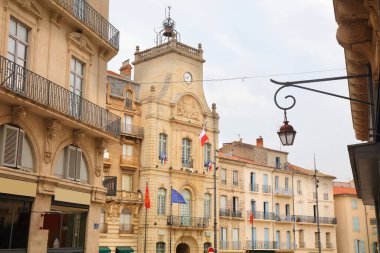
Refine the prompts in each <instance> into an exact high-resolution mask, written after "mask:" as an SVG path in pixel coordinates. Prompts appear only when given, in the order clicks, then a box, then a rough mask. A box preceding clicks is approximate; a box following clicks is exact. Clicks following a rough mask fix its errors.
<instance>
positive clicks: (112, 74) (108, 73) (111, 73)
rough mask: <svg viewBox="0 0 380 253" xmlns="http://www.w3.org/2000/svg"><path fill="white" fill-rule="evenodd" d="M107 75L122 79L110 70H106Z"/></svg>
mask: <svg viewBox="0 0 380 253" xmlns="http://www.w3.org/2000/svg"><path fill="white" fill-rule="evenodd" d="M107 75H111V76H116V77H120V78H122V76H121V75H120V74H118V73H116V72H114V71H112V70H107Z"/></svg>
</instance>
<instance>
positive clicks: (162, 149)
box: [158, 133, 168, 163]
mask: <svg viewBox="0 0 380 253" xmlns="http://www.w3.org/2000/svg"><path fill="white" fill-rule="evenodd" d="M167 140H168V136H167V135H166V134H164V133H160V135H159V143H158V159H160V161H161V162H162V163H165V162H166V161H167V160H168V153H167V150H166V144H167Z"/></svg>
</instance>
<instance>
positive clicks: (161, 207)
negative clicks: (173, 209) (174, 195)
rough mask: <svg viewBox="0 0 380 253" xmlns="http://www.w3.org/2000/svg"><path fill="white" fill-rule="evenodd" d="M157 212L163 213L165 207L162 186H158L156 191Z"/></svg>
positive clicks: (164, 191) (164, 193) (164, 195)
mask: <svg viewBox="0 0 380 253" xmlns="http://www.w3.org/2000/svg"><path fill="white" fill-rule="evenodd" d="M157 195H158V197H157V214H159V215H165V209H166V190H165V189H164V188H158V193H157Z"/></svg>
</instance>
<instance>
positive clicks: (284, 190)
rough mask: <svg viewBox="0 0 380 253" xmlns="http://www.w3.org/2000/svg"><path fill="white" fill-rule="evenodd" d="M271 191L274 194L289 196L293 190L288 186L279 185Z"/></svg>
mask: <svg viewBox="0 0 380 253" xmlns="http://www.w3.org/2000/svg"><path fill="white" fill-rule="evenodd" d="M273 193H274V194H275V195H281V196H288V197H291V196H292V195H293V190H292V189H290V188H281V187H277V188H276V187H275V188H274V190H273Z"/></svg>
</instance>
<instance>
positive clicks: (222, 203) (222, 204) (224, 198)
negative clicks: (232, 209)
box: [220, 195, 227, 210]
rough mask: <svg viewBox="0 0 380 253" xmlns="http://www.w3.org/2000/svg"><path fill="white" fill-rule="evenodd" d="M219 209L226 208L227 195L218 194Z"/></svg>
mask: <svg viewBox="0 0 380 253" xmlns="http://www.w3.org/2000/svg"><path fill="white" fill-rule="evenodd" d="M220 209H223V210H226V209H227V196H224V195H222V196H220Z"/></svg>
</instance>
